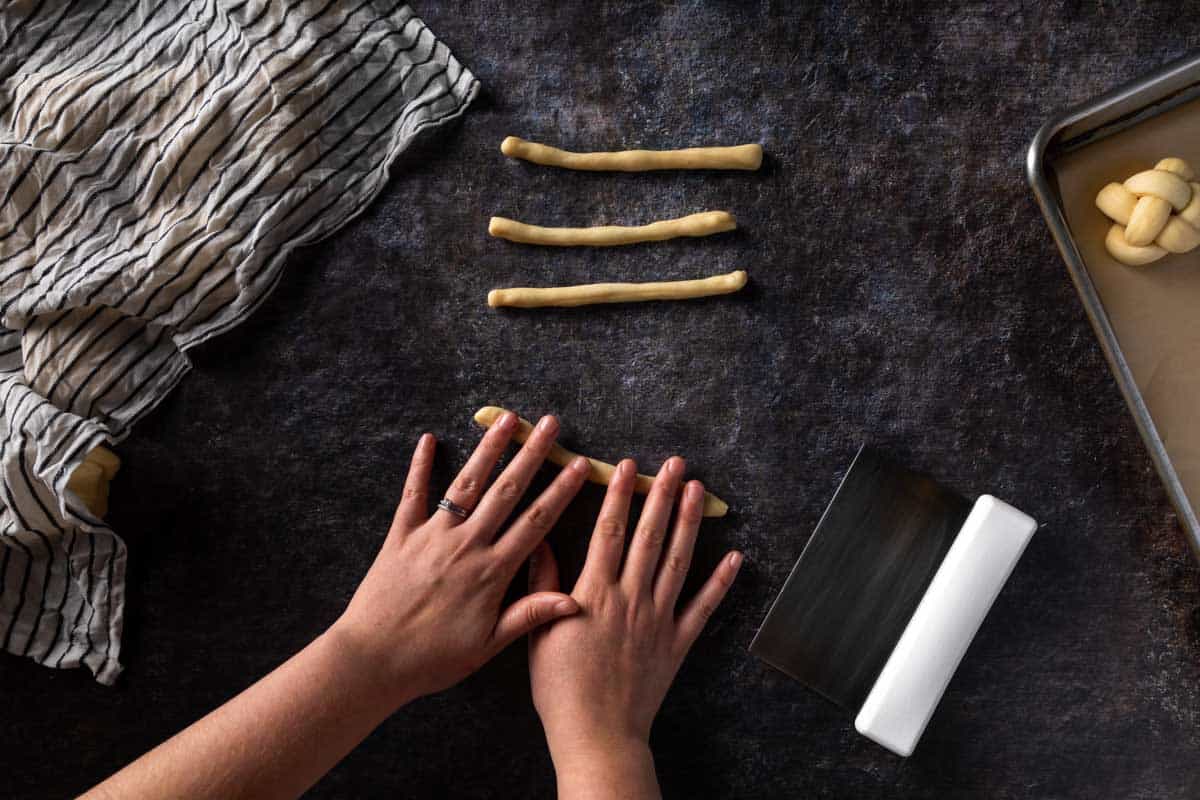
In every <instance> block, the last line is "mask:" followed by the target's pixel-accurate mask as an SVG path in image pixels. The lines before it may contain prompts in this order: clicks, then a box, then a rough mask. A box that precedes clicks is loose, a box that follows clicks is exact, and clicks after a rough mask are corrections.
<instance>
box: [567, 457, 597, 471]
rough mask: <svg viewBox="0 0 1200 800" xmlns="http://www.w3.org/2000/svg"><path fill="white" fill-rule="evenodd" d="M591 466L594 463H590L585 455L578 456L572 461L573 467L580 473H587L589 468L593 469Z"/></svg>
mask: <svg viewBox="0 0 1200 800" xmlns="http://www.w3.org/2000/svg"><path fill="white" fill-rule="evenodd" d="M591 466H592V465H591V464H589V463H588V460H587V459H586V458H584V457H583V456H577V457H576V458H575V460H574V461H572V462H571V469H573V470H575V471H576V472H578V473H579V474H580V475H587V474H588V470H589V469H591Z"/></svg>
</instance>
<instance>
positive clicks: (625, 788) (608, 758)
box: [551, 742, 661, 800]
mask: <svg viewBox="0 0 1200 800" xmlns="http://www.w3.org/2000/svg"><path fill="white" fill-rule="evenodd" d="M551 757H552V758H553V759H554V771H555V774H556V776H557V780H558V797H559V800H615V799H616V798H620V799H621V800H657V798H659V797H661V793H660V791H659V788H658V777H657V775H656V774H655V772H654V757H653V756H652V755H651V753H650V746H649V745H648V744H646V743H645V742H620V743H606V744H596V745H590V746H587V747H570V748H568V747H563V746H560V747H557V748H555V747H551Z"/></svg>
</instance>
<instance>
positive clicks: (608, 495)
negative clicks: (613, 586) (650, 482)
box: [579, 458, 637, 585]
mask: <svg viewBox="0 0 1200 800" xmlns="http://www.w3.org/2000/svg"><path fill="white" fill-rule="evenodd" d="M636 477H637V464H635V463H634V462H633V459H631V458H627V459H625V460H624V461H622V462H621V463H620V464H617V469H616V471H615V472H613V476H612V479H611V480H610V481H609V483H608V491H607V492H605V493H604V503H603V505H601V506H600V514H599V516H597V517H596V527H595V528H593V529H592V539H591V542H590V543H589V544H588V554H587V561H585V562H584V565H583V572H582V573H580V576H579V580H580V581H585V580H586V581H595V582H597V583H598V584H601V585H604V584H609V583H614V582H615V581H616V580H617V571H618V570H619V569H620V567H621V553H622V552H624V550H625V527H626V525H628V523H629V503H630V499H631V498H632V497H633V486H634V483H635V479H636Z"/></svg>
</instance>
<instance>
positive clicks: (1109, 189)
mask: <svg viewBox="0 0 1200 800" xmlns="http://www.w3.org/2000/svg"><path fill="white" fill-rule="evenodd" d="M1096 206H1097V207H1098V208H1099V209H1100V210H1101V211H1103V212H1104V215H1105V216H1107V217H1108V218H1109V219H1111V220H1112V221H1113V222H1115V223H1116V224H1115V225H1113V226H1112V227H1111V228H1109V229H1108V236H1106V237H1105V239H1104V246H1105V247H1106V248H1107V249H1108V252H1109V254H1110V255H1112V257H1113V258H1115V259H1116V260H1117V261H1120V262H1121V263H1122V264H1128V265H1130V266H1139V265H1142V264H1149V263H1151V262H1153V261H1158V260H1159V259H1160V258H1162V257H1163V256H1165V255H1167V254H1168V253H1187V252H1189V251H1191V250H1194V249H1195V248H1196V247H1200V183H1196V173H1195V172H1193V171H1192V168H1191V166H1189V165H1188V163H1187V162H1186V161H1184V160H1183V159H1182V158H1164V159H1163V160H1162V161H1159V162H1158V163H1157V164H1155V165H1154V169H1148V170H1145V171H1144V172H1139V173H1138V174H1136V175H1134V176H1133V177H1131V178H1129V179H1128V180H1127V181H1125V182H1124V183H1110V184H1108V185H1107V186H1105V187H1104V188H1103V189H1101V190H1100V193H1099V194H1098V195H1096Z"/></svg>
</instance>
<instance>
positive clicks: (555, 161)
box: [500, 136, 763, 172]
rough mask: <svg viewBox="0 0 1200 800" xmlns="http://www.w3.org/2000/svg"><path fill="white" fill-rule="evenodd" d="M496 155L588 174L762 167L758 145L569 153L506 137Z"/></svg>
mask: <svg viewBox="0 0 1200 800" xmlns="http://www.w3.org/2000/svg"><path fill="white" fill-rule="evenodd" d="M500 152H501V153H504V155H506V156H509V157H510V158H520V159H524V160H525V161H531V162H533V163H534V164H542V165H544V166H547V167H562V168H563V169H576V170H585V171H588V172H648V171H650V170H656V169H744V170H756V169H758V168H759V167H760V166H762V153H763V151H762V145H759V144H740V145H736V146H734V147H688V148H685V149H682V150H620V151H618V152H615V153H571V152H568V151H566V150H559V149H558V148H557V147H550V146H549V145H544V144H537V143H536V142H527V141H525V140H524V139H519V138H517V137H516V136H509V137H506V138H505V139H504V141H503V142H501V143H500Z"/></svg>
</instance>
